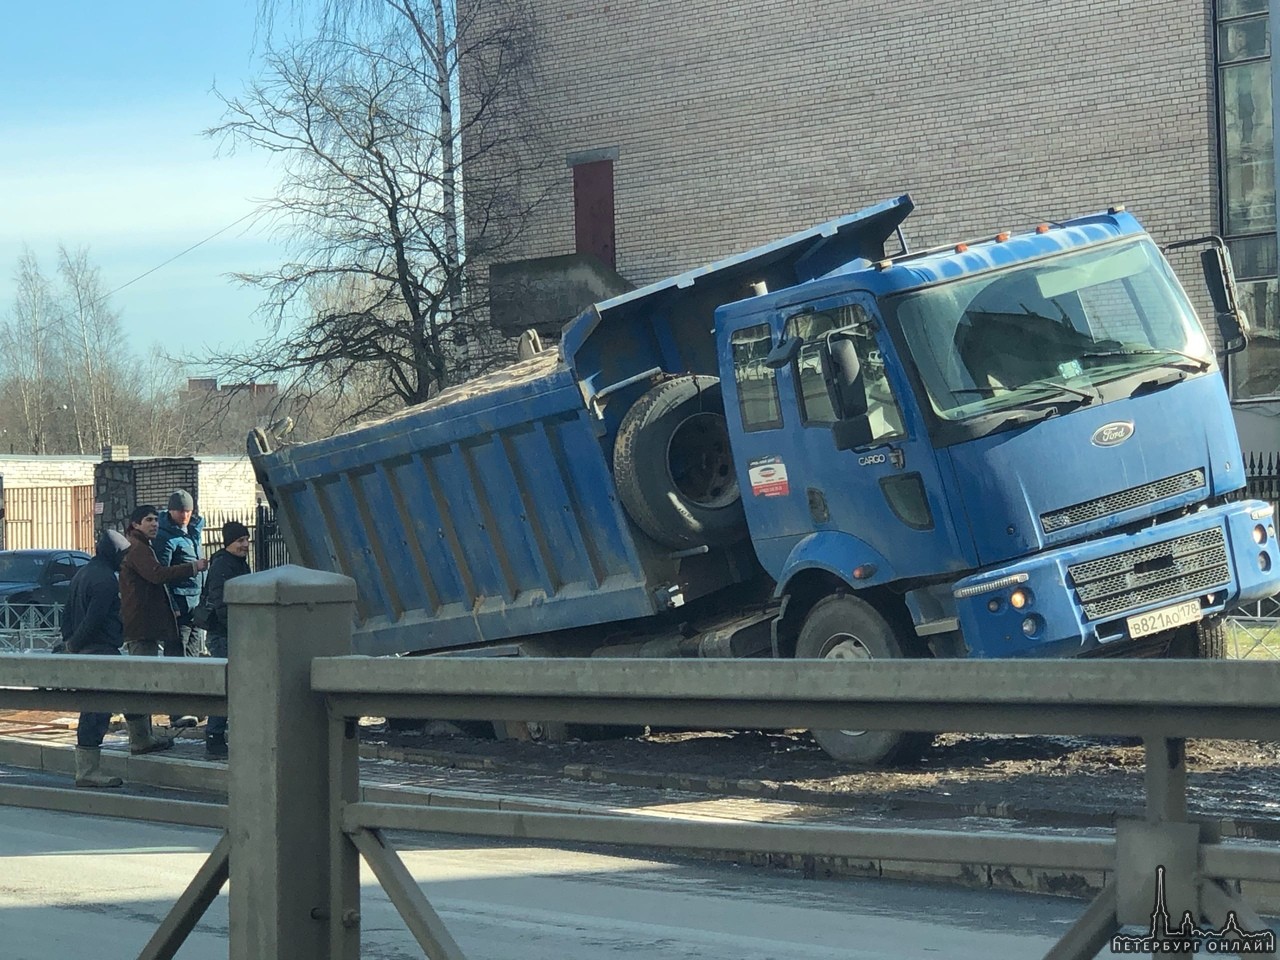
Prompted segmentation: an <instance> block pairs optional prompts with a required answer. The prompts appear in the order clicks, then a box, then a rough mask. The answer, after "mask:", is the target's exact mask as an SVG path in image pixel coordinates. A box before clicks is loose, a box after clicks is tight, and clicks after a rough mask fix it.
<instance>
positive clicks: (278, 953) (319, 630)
mask: <svg viewBox="0 0 1280 960" xmlns="http://www.w3.org/2000/svg"><path fill="white" fill-rule="evenodd" d="M355 598H356V586H355V581H353V580H351V579H350V578H349V577H343V576H339V575H337V574H332V573H321V572H318V571H314V570H307V569H305V568H303V567H297V566H292V565H290V566H284V567H278V568H276V569H274V570H268V571H265V572H263V573H257V574H251V575H250V576H247V577H240V578H237V579H235V580H232V581H231V582H230V583H228V584H227V589H226V600H227V607H228V610H229V616H228V627H229V630H228V632H229V635H230V638H231V652H230V656H229V659H228V676H227V699H228V707H229V709H228V717H229V719H230V723H229V727H230V741H231V762H230V765H229V770H228V778H227V779H228V785H227V794H228V807H229V810H228V833H229V834H230V837H231V894H230V910H231V931H230V934H231V936H230V939H231V950H230V960H261V958H263V957H308V958H314V960H331V958H330V936H329V925H328V923H327V918H328V917H329V911H330V891H331V889H332V888H333V887H334V885H335V884H336V885H337V886H338V887H339V888H342V887H345V886H347V885H348V884H349V883H350V882H351V878H347V877H333V876H331V874H332V870H331V864H332V863H334V862H335V861H334V860H333V858H332V857H331V848H330V837H329V832H330V823H331V817H330V814H331V810H330V807H331V805H332V802H333V798H334V792H333V791H331V789H330V784H329V762H328V761H329V754H328V746H327V744H328V738H329V728H328V717H327V714H326V711H325V704H324V700H323V698H321V697H317V696H315V695H313V694H312V693H311V660H312V658H314V657H331V656H344V655H347V654H350V652H351V626H352V614H353V610H354V603H355ZM349 862H351V863H354V860H351V861H349ZM334 960H337V958H334Z"/></svg>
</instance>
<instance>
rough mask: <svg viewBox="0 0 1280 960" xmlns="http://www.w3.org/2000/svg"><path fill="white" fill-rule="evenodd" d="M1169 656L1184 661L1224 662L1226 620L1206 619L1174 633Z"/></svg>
mask: <svg viewBox="0 0 1280 960" xmlns="http://www.w3.org/2000/svg"><path fill="white" fill-rule="evenodd" d="M1169 656H1170V657H1174V658H1178V659H1185V660H1225V659H1226V658H1227V618H1226V617H1222V616H1217V617H1206V618H1205V619H1204V620H1201V621H1199V622H1198V623H1189V624H1187V625H1186V626H1185V627H1178V629H1177V630H1175V631H1174V634H1173V639H1172V640H1170V641H1169Z"/></svg>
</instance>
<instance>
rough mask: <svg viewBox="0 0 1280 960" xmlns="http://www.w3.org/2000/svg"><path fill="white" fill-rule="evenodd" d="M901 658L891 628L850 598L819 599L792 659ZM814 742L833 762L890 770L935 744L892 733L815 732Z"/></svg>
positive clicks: (923, 735) (919, 735)
mask: <svg viewBox="0 0 1280 960" xmlns="http://www.w3.org/2000/svg"><path fill="white" fill-rule="evenodd" d="M904 656H905V654H904V652H903V645H902V643H901V642H900V641H899V640H898V638H897V637H896V636H895V635H894V631H893V628H892V627H891V626H890V625H889V623H888V622H887V621H886V620H885V619H884V617H882V616H880V614H879V613H877V612H876V611H875V609H874V608H872V606H871V605H870V604H868V603H866V602H865V601H863V600H860V599H858V598H857V597H851V596H845V595H842V596H835V597H827V598H826V599H824V600H820V601H819V602H818V603H817V604H816V605H815V606H814V608H813V609H812V610H810V611H809V615H808V616H807V617H806V618H805V621H804V624H803V626H801V628H800V635H799V637H798V638H797V639H796V659H798V660H799V659H805V660H864V661H865V660H895V659H902V658H903V657H904ZM811 733H812V734H813V739H814V740H816V741H817V742H818V746H820V747H822V749H823V750H825V751H826V752H827V753H828V754H829V755H830V756H831V758H832V759H834V760H838V761H840V762H841V763H847V764H852V765H857V766H864V767H871V766H893V765H894V764H902V763H909V762H911V761H913V760H916V759H918V758H919V756H920V754H921V753H923V752H924V750H926V749H927V748H928V746H929V744H930V743H932V741H933V735H932V734H928V733H903V732H900V731H896V730H813V731H811Z"/></svg>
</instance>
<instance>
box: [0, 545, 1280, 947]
mask: <svg viewBox="0 0 1280 960" xmlns="http://www.w3.org/2000/svg"><path fill="white" fill-rule="evenodd" d="M227 599H228V602H229V604H230V606H231V614H230V628H231V632H232V634H234V635H236V636H241V635H243V636H246V637H251V638H252V639H253V640H254V642H252V643H244V644H237V647H236V649H237V655H236V657H235V658H234V659H233V660H231V661H230V663H229V664H228V662H227V661H222V660H204V661H184V660H171V661H165V660H164V659H163V658H156V659H150V658H148V659H147V660H145V661H139V660H134V661H132V662H129V663H125V662H123V661H122V660H117V659H116V658H105V659H104V658H95V657H39V658H37V657H15V656H5V655H0V706H9V707H13V706H18V707H28V708H36V709H48V708H51V707H54V706H56V707H58V708H61V709H66V708H67V707H69V706H73V707H77V708H89V709H97V710H102V709H111V710H121V709H123V710H127V709H130V708H133V709H149V710H155V711H169V712H173V711H175V710H176V711H178V712H186V713H217V712H222V711H226V712H227V713H229V716H230V718H231V723H232V727H233V729H244V730H251V731H253V733H254V735H253V736H251V737H246V738H244V739H243V741H241V740H237V741H236V743H235V747H234V752H233V754H232V761H231V763H230V765H229V768H228V777H227V781H228V807H227V810H226V812H225V813H223V812H221V811H219V810H218V809H217V808H215V807H211V806H210V805H208V804H195V803H182V802H177V801H163V800H145V799H144V798H136V797H127V798H126V797H118V796H117V797H111V796H102V795H101V794H100V793H97V792H95V793H76V792H75V791H69V790H50V789H48V788H43V789H41V788H34V787H19V786H13V785H6V784H0V803H9V804H19V805H25V806H42V807H51V808H54V809H60V810H75V811H81V812H87V813H99V814H101V813H108V812H109V813H114V814H115V815H122V816H133V817H142V818H154V819H167V820H170V821H172V822H179V823H201V824H204V825H209V824H215V825H218V826H225V827H226V828H227V832H226V833H225V834H224V835H223V837H222V838H221V840H220V841H219V842H218V844H217V846H216V847H215V849H214V851H213V852H212V853H211V854H210V856H209V858H208V860H207V861H206V863H205V864H204V866H203V867H201V869H200V871H199V872H198V873H197V874H196V876H195V878H194V879H193V880H192V882H191V884H190V885H189V886H188V888H187V890H186V891H185V892H184V893H183V895H182V896H181V898H179V900H178V902H177V903H176V904H175V905H174V907H173V909H172V910H171V911H170V913H169V915H168V916H167V917H166V918H165V920H164V921H163V922H162V923H161V925H160V926H159V928H158V929H157V931H156V934H155V936H154V937H153V938H152V940H151V942H150V943H149V944H148V945H147V947H146V948H145V949H144V951H143V952H142V954H141V955H140V957H142V958H146V960H151V958H168V957H173V956H174V955H175V953H176V951H177V950H178V948H179V946H180V945H181V943H182V941H183V939H184V938H185V936H186V934H187V933H188V932H189V931H190V930H191V929H192V928H194V926H195V924H196V923H197V922H198V920H199V918H200V917H201V916H202V914H203V912H204V910H205V909H206V908H207V907H208V905H209V904H210V903H211V902H212V901H213V900H214V898H216V896H217V895H218V892H219V890H220V889H221V887H222V886H223V884H224V883H225V882H226V881H227V879H228V877H229V876H233V877H234V879H235V882H234V883H232V884H231V888H230V925H229V930H230V957H231V960H250V958H254V960H257V958H261V957H284V956H306V957H312V958H316V960H358V958H359V956H360V923H361V919H360V918H361V913H360V895H361V894H360V883H359V859H360V857H363V858H364V859H365V860H366V861H367V862H368V864H369V866H370V868H371V869H372V871H373V873H374V875H375V876H376V877H377V878H378V880H379V882H380V883H381V884H382V886H383V887H384V888H385V889H386V891H387V893H388V895H389V897H390V899H391V901H392V903H393V904H394V905H395V906H396V908H397V910H398V911H399V912H400V914H401V916H402V918H403V919H404V921H405V924H406V926H407V927H408V929H409V930H410V932H411V933H412V935H413V936H414V938H415V939H416V940H417V942H418V943H419V945H420V946H421V947H422V949H423V951H424V952H425V953H426V954H427V956H429V957H430V958H432V960H465V955H464V953H463V952H462V950H461V948H460V947H459V946H458V944H457V942H456V941H455V940H454V938H453V937H452V935H451V934H450V931H449V929H448V927H447V925H446V924H445V922H444V921H443V919H442V918H441V916H440V915H439V914H438V913H437V912H436V911H435V909H434V908H433V907H432V905H431V903H430V901H429V900H428V898H427V897H426V895H425V893H424V892H423V890H422V888H421V887H420V886H419V885H418V884H417V883H416V882H415V881H414V879H413V877H412V876H411V875H410V874H409V872H408V870H407V868H406V867H405V866H404V864H403V862H402V861H401V860H400V858H399V856H398V854H397V853H396V850H395V848H394V846H393V845H392V843H391V842H390V839H389V838H388V836H387V834H386V833H385V831H387V830H390V829H397V830H421V831H427V832H436V833H447V834H463V835H480V836H490V837H502V838H509V839H513V840H520V841H525V840H531V839H533V840H544V841H553V842H554V841H559V842H582V843H606V844H608V843H614V844H641V845H644V846H651V847H659V848H672V849H717V850H723V849H736V850H741V851H744V852H752V853H764V854H771V853H790V854H799V855H813V856H837V857H848V858H855V859H880V858H884V859H896V860H907V861H925V862H938V861H942V862H956V863H965V862H982V863H989V864H1004V865H1009V866H1023V867H1050V868H1057V869H1067V870H1081V871H1099V872H1102V871H1105V872H1106V875H1107V877H1108V878H1109V879H1108V881H1107V883H1106V885H1105V887H1104V888H1103V891H1102V893H1101V894H1100V895H1099V896H1098V898H1097V899H1096V900H1095V901H1093V903H1091V904H1090V905H1089V907H1088V908H1087V909H1085V910H1084V912H1083V913H1082V915H1081V917H1080V920H1079V921H1078V922H1077V923H1076V924H1075V925H1074V926H1073V927H1072V928H1071V929H1070V930H1068V931H1067V932H1066V934H1065V935H1064V936H1063V937H1062V939H1061V941H1060V942H1059V943H1058V944H1057V945H1056V946H1055V947H1054V948H1053V949H1052V950H1050V952H1049V953H1048V954H1047V958H1048V960H1085V958H1092V957H1094V956H1095V955H1096V954H1097V952H1098V951H1099V950H1100V949H1102V948H1103V947H1104V946H1106V945H1107V944H1108V943H1112V944H1113V945H1114V943H1115V942H1116V941H1114V940H1113V938H1114V937H1116V936H1125V935H1123V934H1120V932H1119V931H1120V930H1121V927H1122V925H1136V926H1138V927H1139V928H1146V927H1147V925H1148V924H1150V925H1151V928H1152V936H1153V937H1155V938H1156V939H1158V940H1165V939H1167V938H1168V937H1175V938H1176V937H1177V936H1180V935H1182V934H1180V933H1179V929H1180V928H1179V929H1174V930H1172V931H1167V930H1162V929H1157V926H1156V920H1155V918H1154V917H1153V913H1154V910H1153V905H1156V904H1158V905H1159V906H1160V908H1161V909H1162V910H1163V911H1164V913H1165V914H1166V915H1167V916H1168V917H1171V918H1172V919H1173V923H1174V924H1175V926H1176V925H1177V924H1178V921H1179V920H1180V919H1182V918H1183V917H1184V911H1185V912H1186V914H1189V917H1190V918H1192V920H1193V922H1194V924H1195V925H1196V929H1197V933H1198V934H1200V933H1204V932H1205V928H1202V927H1200V926H1199V924H1201V923H1203V924H1209V925H1212V926H1211V928H1210V933H1209V934H1206V935H1210V934H1212V935H1221V933H1222V931H1228V932H1231V931H1240V932H1241V935H1244V934H1248V935H1250V936H1255V935H1256V937H1257V938H1258V939H1257V940H1256V941H1250V943H1251V944H1254V945H1255V946H1258V947H1265V948H1266V949H1250V950H1248V951H1247V952H1249V953H1250V954H1253V955H1259V954H1261V955H1274V954H1275V943H1274V934H1272V933H1270V932H1268V931H1267V928H1266V927H1265V926H1264V925H1263V924H1262V921H1261V920H1260V919H1259V918H1258V917H1257V915H1256V913H1255V912H1254V911H1253V910H1252V909H1251V908H1250V907H1249V906H1248V905H1247V904H1246V903H1245V902H1244V901H1243V900H1242V899H1241V898H1240V896H1239V894H1238V893H1237V892H1236V890H1235V889H1234V888H1233V887H1232V886H1229V885H1228V883H1227V882H1226V881H1239V880H1247V881H1252V880H1257V881H1274V880H1275V878H1276V877H1280V845H1277V844H1275V843H1262V842H1257V841H1233V840H1222V839H1220V838H1219V837H1218V836H1216V834H1215V832H1214V831H1213V830H1212V829H1210V828H1209V827H1208V826H1203V825H1201V824H1198V823H1196V822H1194V821H1193V819H1192V818H1191V817H1189V816H1188V812H1187V803H1186V755H1185V742H1184V738H1186V737H1191V736H1196V737H1216V738H1225V739H1244V740H1252V739H1280V663H1266V662H1246V663H1232V662H1195V661H1163V662H1162V661H1137V662H1134V661H1066V662H1055V663H1054V664H1053V665H1052V669H1049V668H1048V667H1047V666H1046V664H1044V663H1043V662H1034V663H1028V662H1022V661H987V662H982V661H974V662H966V661H933V662H930V661H909V662H901V661H877V662H871V663H861V662H853V661H732V660H727V661H670V660H612V661H611V660H573V661H568V660H541V661H540V660H535V659H525V658H512V659H510V660H480V659H475V658H465V657H461V658H430V659H426V658H424V659H421V660H412V659H410V660H404V659H369V658H365V657H351V656H345V655H342V654H346V653H347V652H348V651H349V650H350V640H351V622H352V616H351V615H352V612H353V609H354V600H355V584H354V582H353V581H351V580H350V579H348V578H346V577H341V576H336V575H332V574H325V573H317V572H314V571H309V570H303V569H301V568H298V567H285V568H282V569H279V570H274V571H270V572H267V573H262V574H256V575H254V576H250V577H244V578H240V579H238V580H236V581H234V582H233V583H231V584H228V587H227ZM157 690H159V691H166V692H165V693H161V694H157V693H154V692H150V691H157ZM224 698H225V699H224ZM224 702H225V704H226V705H225V706H223V703H224ZM366 715H382V716H403V717H434V718H440V719H476V718H478V717H479V718H485V719H492V720H508V721H512V720H524V719H528V718H530V717H557V718H561V719H564V720H568V721H579V722H584V723H595V722H610V723H645V722H650V721H653V720H655V719H658V718H661V722H662V723H663V724H689V725H693V726H697V727H699V728H707V729H715V728H741V727H755V728H770V727H797V726H809V727H818V728H838V729H904V730H922V731H923V730H933V731H937V730H946V731H968V732H990V733H1053V734H1108V735H1136V736H1139V737H1141V738H1142V739H1143V741H1144V743H1145V745H1146V773H1145V781H1144V783H1145V795H1146V810H1145V817H1143V818H1141V819H1134V820H1121V821H1119V822H1118V823H1117V827H1116V831H1115V834H1114V836H1089V837H1063V836H1045V835H1043V834H1034V833H1028V832H1019V831H994V830H987V831H978V832H969V831H965V832H955V833H953V832H950V831H943V830H919V829H887V828H886V829H880V828H849V827H831V826H799V825H789V824H779V823H767V824H755V823H741V822H730V821H699V822H690V821H682V820H679V819H674V818H663V817H633V816H598V815H578V814H568V813H566V814H552V813H529V812H519V811H513V810H506V809H502V810H492V809H473V808H469V807H467V806H465V804H464V805H463V806H456V807H455V806H449V807H433V806H427V807H421V806H408V805H398V804H393V803H385V802H371V801H370V800H368V799H367V798H366V797H365V796H364V795H362V793H361V788H360V783H359V779H358V766H357V763H358V755H357V748H358V724H357V718H359V717H361V716H366ZM299 863H306V864H308V865H309V868H308V869H307V870H296V869H282V866H283V865H289V864H299ZM1232 935H1235V934H1234V933H1233V934H1232ZM1267 937H1270V938H1271V939H1270V942H1267V941H1266V938H1267ZM1133 939H1141V938H1140V937H1135V938H1133ZM1120 952H1131V953H1132V952H1142V951H1137V950H1121V951H1120ZM1146 952H1148V953H1149V952H1151V951H1150V950H1147V951H1146ZM1156 952H1178V951H1159V950H1157V951H1156ZM1183 952H1188V951H1183ZM1207 952H1236V951H1222V950H1219V951H1214V950H1208V951H1207Z"/></svg>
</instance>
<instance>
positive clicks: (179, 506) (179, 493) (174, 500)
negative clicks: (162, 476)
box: [167, 490, 196, 510]
mask: <svg viewBox="0 0 1280 960" xmlns="http://www.w3.org/2000/svg"><path fill="white" fill-rule="evenodd" d="M195 508H196V502H195V500H193V499H192V498H191V494H189V493H187V491H185V490H175V491H173V493H171V494H169V506H168V508H167V509H169V510H194V509H195Z"/></svg>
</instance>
